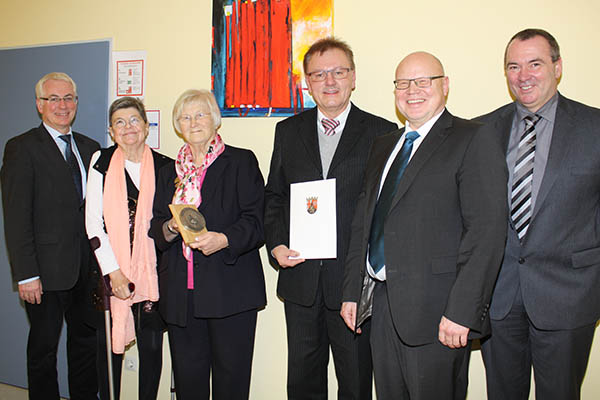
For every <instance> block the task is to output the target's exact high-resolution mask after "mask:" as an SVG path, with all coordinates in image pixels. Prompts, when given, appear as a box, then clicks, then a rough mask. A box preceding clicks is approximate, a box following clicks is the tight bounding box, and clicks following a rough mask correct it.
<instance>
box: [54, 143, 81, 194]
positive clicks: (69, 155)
mask: <svg viewBox="0 0 600 400" xmlns="http://www.w3.org/2000/svg"><path fill="white" fill-rule="evenodd" d="M59 138H61V139H62V140H63V141H64V142H65V143H66V144H67V145H66V146H65V161H67V164H68V165H69V168H70V169H71V175H73V183H74V184H75V188H76V189H77V193H79V200H81V199H83V191H82V188H81V170H80V169H79V163H78V162H77V158H76V157H75V154H73V149H72V148H71V135H60V136H59Z"/></svg>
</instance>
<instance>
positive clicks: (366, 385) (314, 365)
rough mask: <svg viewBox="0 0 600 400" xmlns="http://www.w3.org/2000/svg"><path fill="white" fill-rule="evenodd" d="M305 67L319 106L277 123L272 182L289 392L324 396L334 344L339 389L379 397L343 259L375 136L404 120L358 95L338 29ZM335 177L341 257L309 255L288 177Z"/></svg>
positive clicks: (270, 212) (343, 394)
mask: <svg viewBox="0 0 600 400" xmlns="http://www.w3.org/2000/svg"><path fill="white" fill-rule="evenodd" d="M304 73H305V76H306V83H307V85H308V88H309V91H310V94H311V95H312V97H313V99H314V100H315V102H316V103H317V107H316V108H313V109H311V110H308V111H304V112H303V113H301V114H298V115H296V116H293V117H290V118H287V119H286V120H284V121H281V122H279V123H278V124H277V127H276V130H275V145H274V149H273V156H272V158H271V169H270V171H269V178H268V182H267V185H266V192H265V203H266V204H265V235H266V243H267V251H268V252H269V254H270V256H271V259H272V262H273V263H274V264H275V265H276V267H277V268H278V269H279V281H278V284H277V294H278V295H279V296H280V297H281V298H282V299H283V300H284V305H285V316H286V324H287V336H288V382H287V392H288V398H289V399H326V398H327V364H328V362H329V348H330V347H331V351H332V353H333V360H334V364H335V370H336V376H337V380H338V398H339V399H356V400H359V399H360V400H365V399H370V398H371V392H372V379H371V356H370V349H369V342H368V332H364V333H363V334H362V335H358V336H356V335H354V333H353V332H351V331H350V330H349V329H348V328H346V326H345V325H344V322H343V321H342V320H341V318H340V316H339V310H340V306H341V296H342V278H343V273H344V261H345V258H346V252H347V249H348V241H349V239H350V223H351V219H352V215H353V214H354V206H355V204H356V199H357V198H358V193H359V191H360V185H361V182H362V180H363V176H364V172H365V165H366V161H367V157H368V154H369V149H370V147H371V144H372V142H373V139H374V138H375V137H376V136H378V135H381V134H385V133H387V132H390V131H392V130H394V129H396V128H397V126H396V124H394V123H392V122H389V121H386V120H384V119H382V118H379V117H376V116H374V115H372V114H369V113H366V112H364V111H362V110H360V109H359V108H358V107H356V106H355V105H354V104H352V103H351V102H350V95H351V94H352V91H353V90H354V87H355V80H356V75H355V66H354V57H353V54H352V50H351V49H350V47H349V46H348V45H347V44H346V43H344V42H342V41H340V40H337V39H334V38H326V39H322V40H319V41H317V42H316V43H314V44H313V45H312V46H311V47H310V48H309V50H308V52H307V53H306V55H305V56H304ZM329 178H335V179H336V202H337V204H336V210H337V215H336V219H337V258H335V259H325V260H304V259H302V258H300V259H293V258H289V257H291V256H300V257H302V254H298V252H296V251H295V250H294V249H290V248H289V223H290V220H289V218H290V217H289V216H290V209H289V204H290V184H291V183H296V182H305V181H314V180H320V179H329Z"/></svg>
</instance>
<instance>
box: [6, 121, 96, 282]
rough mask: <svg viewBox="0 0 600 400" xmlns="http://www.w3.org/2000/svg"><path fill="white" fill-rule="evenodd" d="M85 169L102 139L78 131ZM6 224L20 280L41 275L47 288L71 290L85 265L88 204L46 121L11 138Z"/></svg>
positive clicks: (15, 277) (13, 264)
mask: <svg viewBox="0 0 600 400" xmlns="http://www.w3.org/2000/svg"><path fill="white" fill-rule="evenodd" d="M73 137H74V139H75V143H76V144H77V149H78V150H79V154H80V156H81V160H82V161H83V166H84V169H83V170H82V171H81V173H82V174H84V173H85V172H86V171H87V169H88V167H89V163H90V158H91V156H92V153H93V152H95V151H96V150H98V149H99V148H100V146H99V145H98V143H97V142H96V141H94V140H92V139H90V138H88V137H86V136H84V135H81V134H79V133H76V132H73ZM0 180H1V183H2V202H3V206H4V230H5V236H6V247H7V249H8V258H9V261H10V266H11V270H12V276H13V280H14V281H15V282H18V281H21V280H24V279H28V278H31V277H34V276H40V279H41V281H42V287H43V289H44V290H68V289H71V288H72V287H73V286H74V285H75V283H76V282H77V278H78V277H79V272H80V268H81V266H82V265H83V264H85V265H86V266H87V265H88V263H89V258H90V253H89V252H86V253H87V254H81V253H82V250H81V248H82V246H81V245H80V244H79V243H80V242H81V241H82V240H85V241H87V235H86V233H85V226H84V221H85V216H84V211H85V210H84V209H85V207H84V205H83V203H82V202H81V200H80V199H79V194H78V193H77V189H76V188H75V184H74V183H73V177H72V175H71V170H70V169H69V166H68V164H67V163H66V161H65V159H64V157H63V155H62V153H61V152H60V150H59V149H58V147H57V146H56V142H55V141H54V139H52V137H51V136H50V134H49V133H48V131H47V130H46V128H45V127H44V125H43V124H42V125H40V126H39V127H37V128H33V129H31V130H29V131H28V132H25V133H23V134H22V135H19V136H16V137H14V138H12V139H10V140H9V141H8V142H7V143H6V147H5V149H4V163H3V165H2V170H1V171H0Z"/></svg>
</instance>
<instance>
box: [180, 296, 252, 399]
mask: <svg viewBox="0 0 600 400" xmlns="http://www.w3.org/2000/svg"><path fill="white" fill-rule="evenodd" d="M256 319H257V310H249V311H245V312H241V313H239V314H234V315H230V316H227V317H224V318H195V317H194V303H193V291H192V290H189V291H188V308H187V324H186V326H185V327H180V326H177V325H171V324H169V325H168V331H169V345H170V348H171V361H172V364H173V372H174V375H175V391H176V394H177V400H188V399H190V400H191V399H193V400H208V398H209V395H210V393H211V390H210V383H211V381H212V399H213V400H247V399H248V396H249V393H250V376H251V373H252V356H253V352H254V337H255V333H256Z"/></svg>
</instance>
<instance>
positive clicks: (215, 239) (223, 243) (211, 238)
mask: <svg viewBox="0 0 600 400" xmlns="http://www.w3.org/2000/svg"><path fill="white" fill-rule="evenodd" d="M189 246H190V247H191V248H192V249H197V250H200V251H201V252H202V254H204V255H205V256H210V255H211V254H213V253H216V252H217V251H219V250H221V249H224V248H225V247H227V246H229V240H228V239H227V236H225V234H223V233H220V232H205V233H203V234H202V235H200V236H198V237H197V238H196V239H195V241H194V242H192V243H190V244H189Z"/></svg>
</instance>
